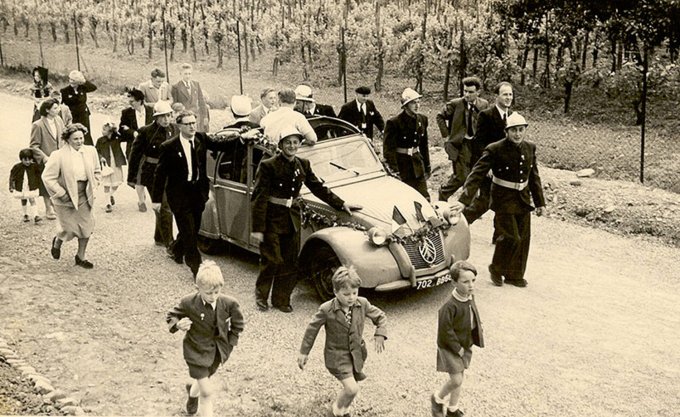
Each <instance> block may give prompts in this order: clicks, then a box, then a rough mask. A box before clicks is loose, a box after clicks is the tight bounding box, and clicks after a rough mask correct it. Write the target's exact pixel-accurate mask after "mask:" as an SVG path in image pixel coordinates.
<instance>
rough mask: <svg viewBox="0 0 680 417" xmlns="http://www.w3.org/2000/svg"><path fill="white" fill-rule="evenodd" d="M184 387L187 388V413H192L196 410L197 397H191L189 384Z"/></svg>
mask: <svg viewBox="0 0 680 417" xmlns="http://www.w3.org/2000/svg"><path fill="white" fill-rule="evenodd" d="M185 388H186V390H187V414H189V415H193V414H196V413H197V412H198V397H192V396H191V395H190V393H191V384H186V385H185Z"/></svg>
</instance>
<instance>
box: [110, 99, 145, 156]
mask: <svg viewBox="0 0 680 417" xmlns="http://www.w3.org/2000/svg"><path fill="white" fill-rule="evenodd" d="M144 109H145V110H146V115H145V117H144V119H145V120H144V126H146V125H148V124H150V123H151V122H153V107H151V106H144ZM135 113H136V112H135V109H133V108H132V107H128V108H126V109H123V111H122V112H121V114H120V124H119V125H118V134H120V141H121V142H126V143H127V145H126V146H125V156H126V157H127V158H128V159H130V152H131V151H132V143H133V142H134V141H135V132H139V129H140V128H142V127H143V126H138V125H137V116H136V114H135Z"/></svg>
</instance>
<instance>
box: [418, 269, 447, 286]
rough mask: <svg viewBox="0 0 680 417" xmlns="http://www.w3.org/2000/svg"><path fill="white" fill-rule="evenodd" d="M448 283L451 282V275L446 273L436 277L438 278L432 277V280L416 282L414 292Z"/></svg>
mask: <svg viewBox="0 0 680 417" xmlns="http://www.w3.org/2000/svg"><path fill="white" fill-rule="evenodd" d="M450 281H451V274H450V273H446V274H444V275H441V276H438V277H432V278H428V279H424V280H422V281H417V282H416V290H424V289H426V288H432V287H436V286H437V285H442V284H446V283H447V282H450Z"/></svg>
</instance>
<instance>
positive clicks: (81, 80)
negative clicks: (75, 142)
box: [61, 70, 97, 145]
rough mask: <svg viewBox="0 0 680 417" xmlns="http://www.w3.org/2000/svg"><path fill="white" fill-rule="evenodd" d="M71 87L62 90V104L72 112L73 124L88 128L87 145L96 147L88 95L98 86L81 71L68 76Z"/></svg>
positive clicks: (72, 72)
mask: <svg viewBox="0 0 680 417" xmlns="http://www.w3.org/2000/svg"><path fill="white" fill-rule="evenodd" d="M68 82H69V85H68V86H66V87H64V88H62V89H61V100H62V103H64V104H66V105H67V106H68V108H69V109H70V110H71V116H72V117H73V123H80V124H82V125H83V126H85V128H87V133H85V145H94V143H93V141H92V135H91V134H90V130H91V129H90V109H89V108H88V107H87V93H91V92H93V91H95V90H96V89H97V86H96V85H94V84H92V83H91V82H89V81H87V80H86V79H85V76H84V75H83V73H82V72H80V71H75V70H74V71H71V72H70V73H69V75H68Z"/></svg>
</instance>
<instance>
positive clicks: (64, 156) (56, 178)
mask: <svg viewBox="0 0 680 417" xmlns="http://www.w3.org/2000/svg"><path fill="white" fill-rule="evenodd" d="M81 150H82V153H83V163H84V165H85V175H86V176H87V188H86V190H85V191H86V195H87V202H88V203H89V205H90V207H93V206H94V190H95V189H96V188H97V187H98V186H99V182H100V181H101V165H100V164H99V155H98V154H97V150H96V149H95V148H94V146H90V145H83V146H82V147H81ZM42 180H43V183H44V184H45V188H46V189H47V192H48V193H49V194H50V199H51V200H52V203H53V204H54V205H56V206H68V207H76V208H77V207H79V206H80V205H81V204H82V203H83V202H82V201H78V182H77V181H76V179H75V177H74V173H73V164H72V162H71V147H70V146H63V147H61V148H59V149H58V150H56V151H54V152H52V155H50V159H49V160H48V161H47V164H46V165H45V170H44V171H43V173H42Z"/></svg>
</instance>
